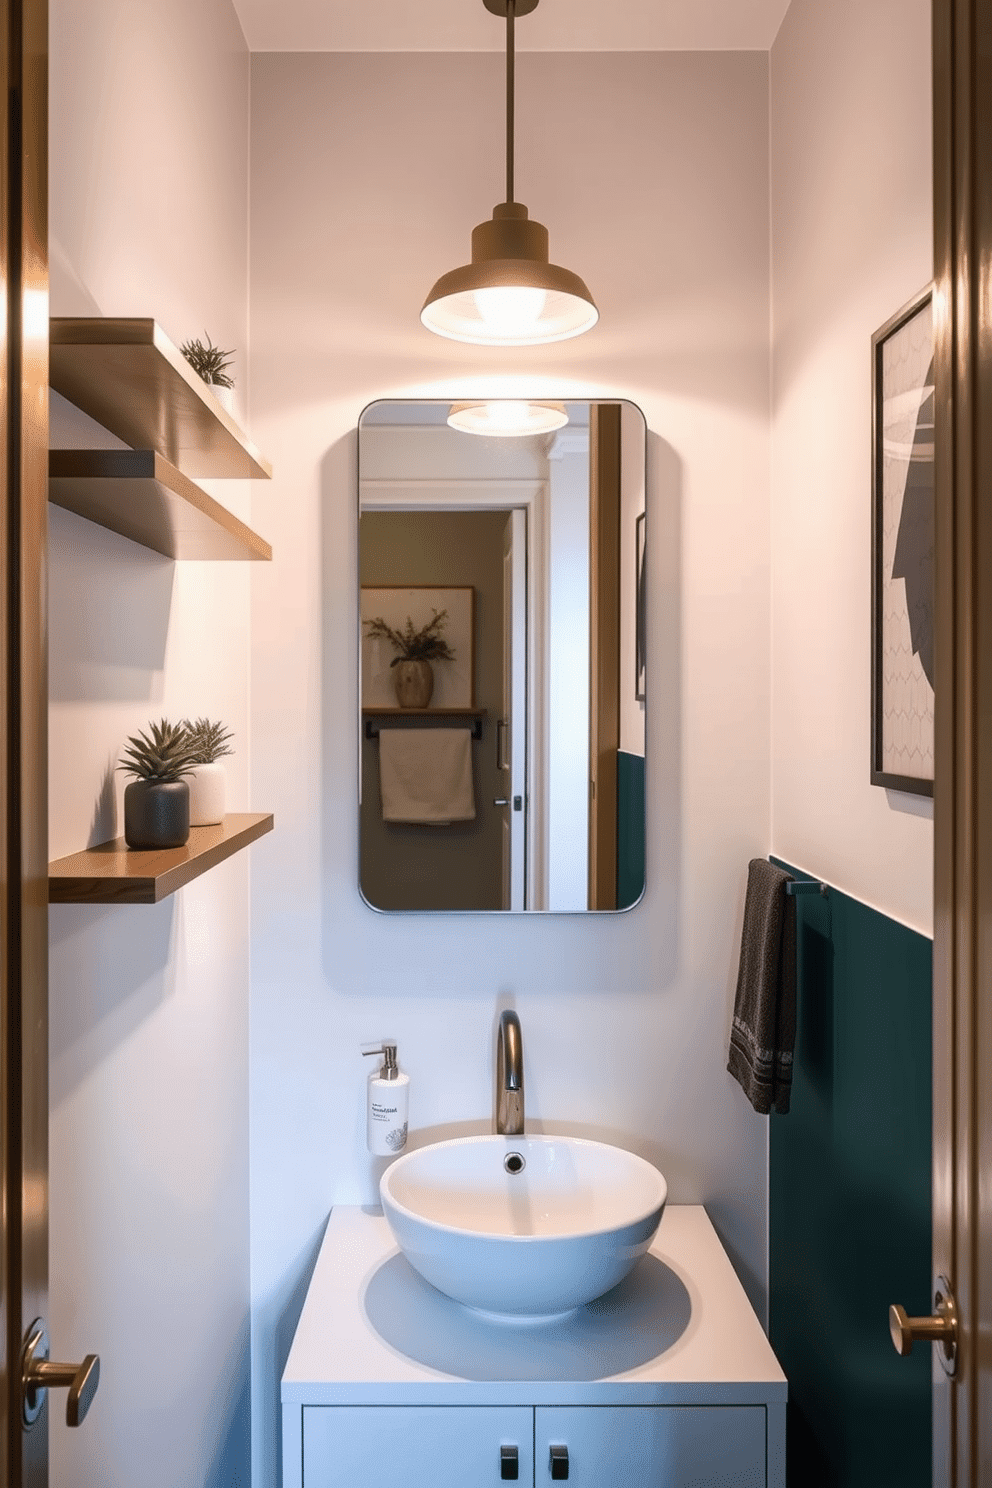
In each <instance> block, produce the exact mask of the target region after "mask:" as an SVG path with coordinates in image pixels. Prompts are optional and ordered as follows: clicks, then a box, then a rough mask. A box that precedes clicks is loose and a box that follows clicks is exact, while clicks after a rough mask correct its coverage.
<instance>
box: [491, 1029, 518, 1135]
mask: <svg viewBox="0 0 992 1488" xmlns="http://www.w3.org/2000/svg"><path fill="white" fill-rule="evenodd" d="M496 1133H497V1135H498V1136H501V1137H522V1136H523V1134H524V1040H523V1034H522V1033H521V1032H520V1019H519V1018H518V1017H517V1015H516V1013H514V1012H511V1011H510V1010H509V1009H508V1010H507V1011H506V1012H504V1013H501V1014H500V1018H499V1030H498V1032H497V1034H496Z"/></svg>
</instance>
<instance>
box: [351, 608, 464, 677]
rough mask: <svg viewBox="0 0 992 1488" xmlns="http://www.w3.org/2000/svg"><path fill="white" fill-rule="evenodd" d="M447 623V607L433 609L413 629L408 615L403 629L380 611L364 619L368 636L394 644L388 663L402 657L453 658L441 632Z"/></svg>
mask: <svg viewBox="0 0 992 1488" xmlns="http://www.w3.org/2000/svg"><path fill="white" fill-rule="evenodd" d="M447 623H448V612H447V610H435V611H434V616H433V619H431V620H428V622H427V624H426V625H422V626H421V627H420V629H419V630H414V628H413V621H412V619H411V618H410V616H409V615H408V616H407V621H406V625H405V626H404V628H403V629H402V630H394V629H393V627H392V626H391V625H387V624H386V622H385V620H383V618H382V616H381V615H377V616H376V618H375V619H374V620H366V622H365V624H366V626H367V627H368V632H369V637H370V639H371V640H373V641H388V642H389V644H390V645H391V646H394V647H395V648H396V651H397V653H398V654H397V655H396V656H394V657H393V659H392V661H391V662H390V663H389V665H390V666H391V667H394V666H397V665H398V664H399V663H400V662H401V661H454V659H455V653H454V651H452V649H451V647H450V646H449V645H448V642H447V641H446V640H445V639H444V637H443V636H442V634H441V632H442V630H443V629H444V627H445V626H446V625H447Z"/></svg>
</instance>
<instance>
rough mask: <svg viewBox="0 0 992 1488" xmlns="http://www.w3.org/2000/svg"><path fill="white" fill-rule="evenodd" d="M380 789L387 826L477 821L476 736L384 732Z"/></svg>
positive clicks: (447, 731)
mask: <svg viewBox="0 0 992 1488" xmlns="http://www.w3.org/2000/svg"><path fill="white" fill-rule="evenodd" d="M379 786H380V790H381V793H382V819H383V821H393V822H426V823H428V824H429V825H432V826H442V825H444V824H445V823H447V822H453V821H473V820H474V818H475V794H474V792H473V789H472V734H471V731H470V730H469V729H464V728H460V729H446V728H438V729H435V728H432V729H411V728H383V729H380V731H379Z"/></svg>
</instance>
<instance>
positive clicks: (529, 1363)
mask: <svg viewBox="0 0 992 1488" xmlns="http://www.w3.org/2000/svg"><path fill="white" fill-rule="evenodd" d="M786 1395H787V1386H786V1381H785V1376H784V1375H783V1373H782V1371H781V1369H780V1368H779V1365H778V1361H777V1360H776V1358H775V1355H774V1354H773V1353H772V1350H771V1348H770V1346H769V1344H768V1340H767V1338H766V1337H765V1335H764V1332H763V1330H762V1328H761V1325H760V1324H759V1322H758V1319H757V1318H756V1317H755V1315H754V1312H753V1310H752V1308H751V1305H750V1303H749V1302H748V1300H747V1297H746V1296H745V1294H744V1291H743V1288H742V1287H741V1284H740V1282H739V1281H738V1280H737V1277H736V1275H735V1273H734V1269H733V1267H732V1266H731V1264H730V1261H729V1260H728V1258H727V1255H726V1253H725V1251H724V1250H723V1247H722V1246H721V1244H720V1241H719V1240H718V1238H717V1235H716V1232H715V1231H714V1229H713V1226H712V1224H711V1223H710V1221H709V1219H708V1217H707V1215H706V1211H705V1210H704V1209H703V1208H702V1206H701V1205H695V1204H692V1205H677V1204H676V1205H671V1206H669V1207H668V1208H667V1209H666V1210H665V1213H664V1215H663V1216H662V1221H661V1226H660V1228H659V1230H658V1233H657V1235H656V1236H655V1239H654V1242H653V1244H652V1246H651V1249H650V1251H649V1252H648V1254H647V1255H646V1256H644V1257H642V1259H641V1260H640V1261H639V1262H638V1264H637V1265H636V1266H635V1268H634V1270H633V1272H632V1273H631V1274H630V1276H628V1277H627V1279H626V1280H625V1281H623V1282H621V1284H620V1286H618V1287H615V1288H614V1290H613V1291H612V1292H609V1293H607V1295H606V1296H605V1297H600V1298H598V1299H597V1301H595V1302H591V1303H589V1305H588V1306H586V1307H580V1308H579V1309H578V1310H577V1311H576V1312H574V1313H572V1314H571V1315H570V1316H569V1317H567V1318H565V1319H561V1320H558V1321H554V1322H549V1321H542V1322H533V1323H532V1322H505V1323H504V1322H497V1321H494V1320H492V1319H489V1318H486V1317H483V1316H482V1315H480V1314H478V1313H474V1312H472V1311H471V1310H470V1309H469V1308H466V1307H462V1306H461V1305H460V1304H459V1303H457V1302H452V1301H451V1300H450V1299H449V1298H448V1297H445V1296H443V1295H442V1294H441V1293H440V1292H437V1291H435V1290H434V1288H433V1287H431V1286H429V1285H428V1284H427V1282H425V1281H424V1280H423V1279H422V1278H421V1277H420V1276H418V1274H417V1273H416V1272H415V1271H414V1270H413V1269H412V1268H411V1267H410V1266H409V1265H408V1264H407V1262H406V1260H405V1258H404V1257H403V1255H402V1253H401V1252H400V1250H399V1249H398V1247H397V1245H396V1243H395V1241H394V1240H393V1236H392V1232H391V1231H390V1229H389V1226H388V1224H387V1223H386V1220H385V1219H384V1218H383V1216H382V1212H381V1210H378V1209H364V1208H345V1207H342V1208H336V1209H334V1210H333V1212H332V1213H331V1216H330V1218H329V1220H328V1222H327V1230H326V1232H325V1235H324V1240H323V1244H322V1246H321V1250H320V1254H319V1256H318V1258H317V1264H316V1267H315V1269H314V1274H313V1279H312V1281H311V1283H310V1289H309V1291H308V1293H307V1299H306V1302H305V1303H304V1306H303V1312H302V1315H301V1317H300V1322H299V1326H298V1327H297V1330H296V1337H295V1338H294V1340H293V1347H292V1349H291V1350H290V1355H289V1359H288V1361H287V1363H286V1369H285V1371H284V1373H283V1377H282V1399H283V1403H284V1404H286V1405H289V1404H302V1405H342V1404H357V1403H363V1404H368V1405H386V1404H413V1403H417V1404H438V1405H440V1404H448V1405H450V1404H465V1405H468V1404H474V1405H481V1404H488V1403H499V1404H503V1405H509V1404H513V1403H516V1402H517V1401H519V1403H521V1404H533V1403H535V1402H539V1403H544V1404H548V1405H555V1404H560V1405H568V1404H588V1405H592V1404H616V1405H621V1404H684V1405H689V1404H710V1405H720V1404H748V1403H754V1404H760V1403H771V1402H783V1401H784V1400H785V1399H786Z"/></svg>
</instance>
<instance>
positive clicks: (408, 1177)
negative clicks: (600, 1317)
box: [379, 1136, 668, 1318]
mask: <svg viewBox="0 0 992 1488" xmlns="http://www.w3.org/2000/svg"><path fill="white" fill-rule="evenodd" d="M379 1189H380V1193H381V1195H382V1207H383V1211H384V1213H385V1215H386V1218H387V1220H388V1221H389V1225H390V1228H391V1229H392V1232H393V1234H394V1235H395V1236H396V1240H397V1242H398V1244H399V1246H400V1248H401V1249H402V1251H403V1253H404V1255H405V1256H406V1258H407V1260H408V1261H409V1262H410V1265H411V1266H413V1267H414V1268H415V1269H416V1270H417V1271H419V1272H420V1274H421V1276H423V1277H424V1279H425V1280H426V1281H429V1282H430V1283H431V1285H432V1286H435V1287H437V1289H438V1291H440V1292H444V1293H445V1294H446V1295H447V1296H449V1297H453V1298H454V1299H455V1301H456V1302H462V1303H464V1304H465V1306H466V1307H474V1308H477V1309H479V1310H480V1311H482V1312H489V1313H497V1314H500V1315H501V1316H504V1317H516V1318H528V1317H547V1316H548V1315H550V1314H555V1313H563V1312H570V1311H572V1310H573V1309H574V1308H576V1307H580V1306H582V1304H583V1303H585V1302H591V1301H592V1300H593V1298H594V1297H600V1296H602V1294H603V1293H604V1292H608V1291H609V1290H610V1288H611V1287H614V1286H616V1285H617V1283H618V1282H619V1281H622V1280H623V1278H624V1277H625V1276H626V1275H627V1273H628V1271H630V1270H631V1269H632V1268H633V1266H634V1265H635V1263H636V1262H637V1260H638V1259H639V1257H640V1256H642V1255H643V1254H644V1252H645V1251H646V1250H647V1248H648V1246H649V1245H650V1244H651V1241H652V1239H653V1238H654V1235H655V1232H656V1230H657V1228H658V1225H659V1223H660V1221H661V1215H662V1211H663V1209H664V1207H665V1199H666V1198H667V1195H668V1187H667V1185H666V1183H665V1180H664V1178H663V1177H662V1176H661V1174H660V1173H659V1172H658V1170H657V1168H653V1167H652V1166H651V1164H650V1163H649V1162H645V1160H644V1159H643V1158H641V1157H636V1156H635V1155H634V1154H633V1153H632V1152H625V1151H624V1150H623V1148H621V1147H610V1146H607V1145H606V1143H604V1142H588V1141H585V1140H584V1139H582V1138H579V1137H502V1136H498V1137H462V1138H459V1139H457V1140H455V1141H452V1142H438V1143H436V1144H435V1145H434V1146H432V1147H421V1148H420V1149H418V1150H417V1151H415V1152H409V1153H407V1154H406V1155H405V1156H404V1157H401V1158H399V1159H397V1161H396V1162H395V1163H393V1164H392V1166H391V1167H389V1168H387V1170H386V1172H385V1173H384V1174H383V1176H382V1180H381V1183H380V1185H379Z"/></svg>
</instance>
